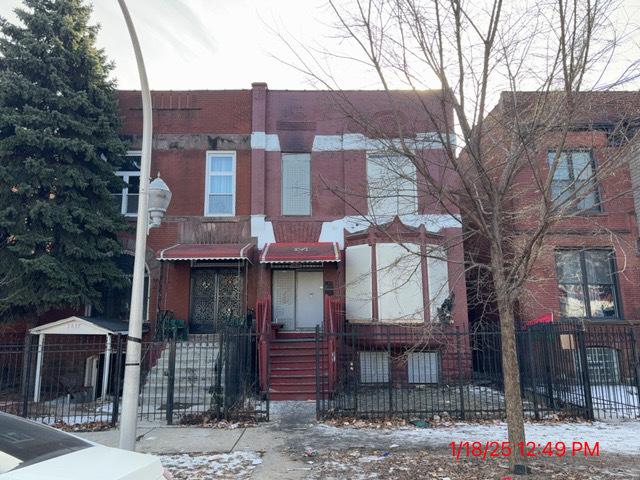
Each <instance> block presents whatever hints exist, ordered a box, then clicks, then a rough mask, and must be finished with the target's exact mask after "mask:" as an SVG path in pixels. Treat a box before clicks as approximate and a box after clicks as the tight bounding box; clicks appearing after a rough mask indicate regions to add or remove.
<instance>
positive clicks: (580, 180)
mask: <svg viewBox="0 0 640 480" xmlns="http://www.w3.org/2000/svg"><path fill="white" fill-rule="evenodd" d="M556 155H557V151H555V150H549V152H548V154H547V161H548V164H549V165H550V166H551V165H553V163H554V162H555V160H556ZM594 173H595V162H594V160H593V156H592V155H591V152H590V151H589V150H562V151H561V152H560V155H559V157H558V162H557V165H556V169H555V172H554V173H553V180H552V182H551V199H552V200H553V202H554V203H556V204H564V205H566V206H567V207H568V208H569V209H570V210H577V211H600V202H599V199H598V191H597V185H596V179H595V175H594Z"/></svg>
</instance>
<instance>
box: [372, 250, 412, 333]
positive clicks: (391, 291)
mask: <svg viewBox="0 0 640 480" xmlns="http://www.w3.org/2000/svg"><path fill="white" fill-rule="evenodd" d="M376 260H377V269H378V271H377V275H378V316H379V319H380V320H381V321H398V322H403V321H404V322H416V321H420V322H422V321H424V301H423V298H424V293H423V289H422V268H421V260H422V258H421V256H420V247H419V245H416V244H413V243H408V244H402V245H401V244H397V243H379V244H377V245H376Z"/></svg>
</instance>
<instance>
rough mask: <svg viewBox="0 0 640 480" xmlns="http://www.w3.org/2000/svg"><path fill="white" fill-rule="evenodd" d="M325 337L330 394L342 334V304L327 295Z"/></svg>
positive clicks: (334, 377) (334, 379)
mask: <svg viewBox="0 0 640 480" xmlns="http://www.w3.org/2000/svg"><path fill="white" fill-rule="evenodd" d="M324 303H325V311H326V312H327V315H326V317H325V328H324V331H325V336H326V342H327V386H328V388H329V391H330V392H332V391H333V388H334V385H335V383H336V378H337V356H338V343H339V342H338V336H339V334H340V332H342V328H343V318H342V302H341V301H340V300H339V299H337V298H332V297H331V296H329V295H325V296H324Z"/></svg>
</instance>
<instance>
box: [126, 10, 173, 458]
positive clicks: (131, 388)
mask: <svg viewBox="0 0 640 480" xmlns="http://www.w3.org/2000/svg"><path fill="white" fill-rule="evenodd" d="M118 3H119V4H120V9H121V10H122V14H123V15H124V19H125V22H126V24H127V29H128V30H129V36H130V37H131V43H132V44H133V50H134V52H135V55H136V62H137V64H138V73H139V74H140V90H141V93H142V159H141V162H140V190H139V192H140V194H139V196H138V219H137V222H136V248H135V259H134V263H133V281H132V286H131V303H130V305H131V310H130V312H129V332H128V335H127V356H126V361H125V368H124V385H123V389H122V416H121V417H120V448H124V449H126V450H134V449H135V446H136V426H137V421H138V395H139V393H140V353H141V350H142V311H143V310H142V303H143V296H144V265H145V253H146V250H147V234H148V232H149V231H148V227H149V226H152V227H157V226H159V225H160V221H161V220H162V216H163V214H164V211H166V209H167V207H168V205H169V202H170V200H171V192H170V191H169V188H168V187H167V185H166V184H165V183H164V182H163V181H162V180H161V179H160V178H159V177H158V178H156V179H155V180H154V181H153V183H152V184H151V185H149V176H150V172H151V135H152V132H153V126H152V117H151V113H152V109H151V92H150V91H149V83H148V81H147V72H146V70H145V68H144V61H143V59H142V51H141V50H140V43H139V42H138V36H137V35H136V31H135V28H134V26H133V22H132V21H131V16H130V15H129V10H128V9H127V5H126V4H125V1H124V0H118ZM150 202H151V203H150ZM149 207H151V208H149ZM150 210H151V211H152V212H153V219H152V220H153V221H152V223H151V225H149V211H150Z"/></svg>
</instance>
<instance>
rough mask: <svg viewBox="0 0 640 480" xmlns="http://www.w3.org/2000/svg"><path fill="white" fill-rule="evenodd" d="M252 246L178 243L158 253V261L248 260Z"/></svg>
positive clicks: (249, 244) (248, 244)
mask: <svg viewBox="0 0 640 480" xmlns="http://www.w3.org/2000/svg"><path fill="white" fill-rule="evenodd" d="M252 249H253V244H251V243H247V244H242V243H178V244H176V245H173V246H172V247H169V248H165V249H164V250H161V251H160V255H159V256H158V260H169V261H177V260H248V259H249V254H250V253H251V250H252Z"/></svg>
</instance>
